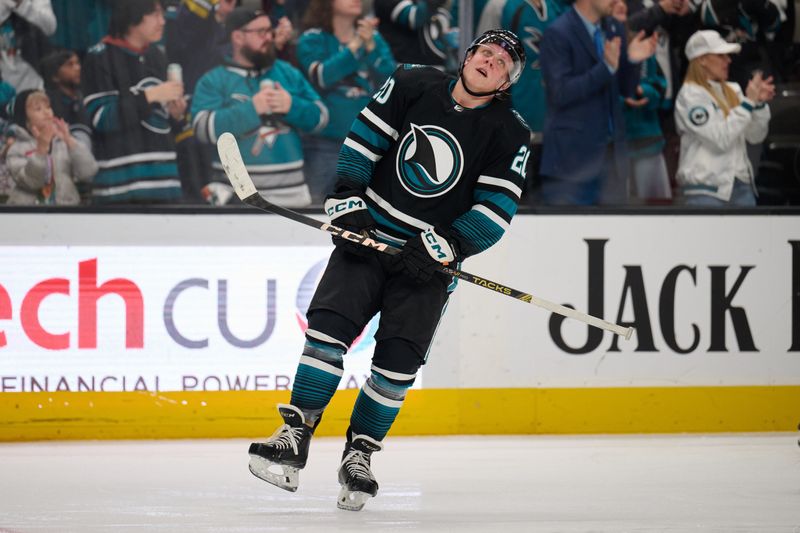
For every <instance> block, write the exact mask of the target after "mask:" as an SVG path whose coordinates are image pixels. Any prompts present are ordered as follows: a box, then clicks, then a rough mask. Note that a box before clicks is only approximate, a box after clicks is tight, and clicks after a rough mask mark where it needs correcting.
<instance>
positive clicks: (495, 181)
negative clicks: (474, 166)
mask: <svg viewBox="0 0 800 533" xmlns="http://www.w3.org/2000/svg"><path fill="white" fill-rule="evenodd" d="M478 183H485V184H487V185H494V186H495V187H502V188H504V189H508V190H509V191H511V192H513V193H514V196H516V197H517V200H519V198H520V197H521V196H522V189H520V188H519V187H517V186H516V185H514V184H513V183H511V182H510V181H508V180H504V179H500V178H493V177H491V176H480V177H479V178H478Z"/></svg>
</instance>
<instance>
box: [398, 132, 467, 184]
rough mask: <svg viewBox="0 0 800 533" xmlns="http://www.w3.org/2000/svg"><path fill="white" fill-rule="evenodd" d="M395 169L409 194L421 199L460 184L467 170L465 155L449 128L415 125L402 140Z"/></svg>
mask: <svg viewBox="0 0 800 533" xmlns="http://www.w3.org/2000/svg"><path fill="white" fill-rule="evenodd" d="M395 168H396V171H397V176H398V178H399V179H400V183H401V184H402V185H403V187H404V188H405V189H406V190H407V191H408V192H410V193H411V194H413V195H414V196H418V197H420V198H434V197H436V196H441V195H443V194H445V193H447V192H448V191H449V190H450V189H452V188H453V187H454V186H455V184H456V183H458V180H459V179H460V178H461V174H462V172H463V170H464V154H463V152H462V150H461V145H460V144H459V143H458V141H457V140H456V138H455V137H454V136H453V135H452V134H451V133H450V132H449V131H447V130H446V129H444V128H440V127H439V126H431V125H427V126H418V125H416V124H411V129H410V130H409V131H408V133H406V135H405V136H404V137H403V139H402V140H401V141H400V149H399V150H398V151H397V160H396V162H395Z"/></svg>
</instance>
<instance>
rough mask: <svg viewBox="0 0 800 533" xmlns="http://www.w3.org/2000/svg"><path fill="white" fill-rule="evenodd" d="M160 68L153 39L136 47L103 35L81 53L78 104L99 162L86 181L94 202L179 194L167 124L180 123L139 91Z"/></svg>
mask: <svg viewBox="0 0 800 533" xmlns="http://www.w3.org/2000/svg"><path fill="white" fill-rule="evenodd" d="M166 72H167V60H166V57H165V56H164V54H163V52H161V50H159V49H158V47H156V46H155V45H153V46H150V47H148V48H147V49H145V50H137V49H133V48H131V47H130V45H128V44H127V43H126V42H125V41H122V40H120V39H113V38H111V37H106V38H104V39H103V41H102V42H101V43H99V44H98V45H96V46H94V47H92V48H91V49H90V50H89V52H88V53H87V54H86V58H85V59H84V62H83V75H82V80H83V94H84V105H85V106H86V110H87V112H88V114H89V118H90V120H91V124H92V129H93V130H94V137H93V141H94V147H93V148H94V154H95V157H96V159H97V164H98V166H99V167H100V170H99V171H98V172H97V175H96V176H95V178H94V181H93V184H92V196H93V200H94V202H95V203H115V202H131V201H140V202H141V201H143V202H156V201H174V200H177V199H179V198H180V196H181V184H180V180H179V178H178V167H177V162H176V154H175V141H174V140H173V136H174V134H173V127H177V128H178V130H179V129H180V127H179V126H178V125H176V124H175V122H174V121H173V120H172V119H171V118H170V116H169V115H168V113H167V111H166V109H165V108H164V107H163V106H161V105H160V104H155V103H153V104H148V103H147V99H146V98H145V95H144V91H145V89H147V88H148V87H153V86H156V85H158V84H160V83H162V82H163V80H165V79H166Z"/></svg>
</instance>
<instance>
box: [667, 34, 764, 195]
mask: <svg viewBox="0 0 800 533" xmlns="http://www.w3.org/2000/svg"><path fill="white" fill-rule="evenodd" d="M740 50H741V46H740V45H738V44H733V43H729V42H726V41H725V40H723V39H722V37H721V36H720V35H719V33H717V32H716V31H713V30H701V31H698V32H696V33H695V34H694V35H692V36H691V37H690V38H689V41H688V42H687V43H686V57H687V58H688V59H689V68H688V70H687V72H686V78H685V79H684V83H683V86H682V87H681V90H680V91H679V92H678V98H677V101H676V103H675V124H676V126H677V129H678V133H679V134H680V136H681V152H680V160H679V163H678V173H677V176H676V177H677V181H678V184H679V185H680V187H681V190H682V192H683V194H684V197H685V203H686V204H687V205H695V206H706V207H724V206H730V205H737V206H754V205H756V193H755V183H754V179H753V178H754V174H753V167H752V165H751V164H750V160H749V159H748V157H747V146H746V144H745V143H746V142H749V143H751V144H758V143H760V142H762V141H763V140H764V138H765V137H766V136H767V129H768V127H769V119H770V112H769V106H768V105H767V102H769V101H770V100H772V98H773V97H774V96H775V85H774V84H773V83H772V77H768V78H764V77H763V75H762V74H761V73H760V72H756V73H754V75H753V77H752V78H751V79H750V81H749V83H748V84H747V89H746V90H745V91H744V93H743V92H742V89H741V88H740V87H739V85H738V84H735V83H732V82H729V81H728V66H729V65H730V62H731V59H730V56H729V54H734V53H738V52H739V51H740Z"/></svg>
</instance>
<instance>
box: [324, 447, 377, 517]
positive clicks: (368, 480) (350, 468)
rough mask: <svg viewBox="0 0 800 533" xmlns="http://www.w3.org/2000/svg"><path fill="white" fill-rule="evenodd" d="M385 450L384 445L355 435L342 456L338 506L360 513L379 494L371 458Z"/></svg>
mask: <svg viewBox="0 0 800 533" xmlns="http://www.w3.org/2000/svg"><path fill="white" fill-rule="evenodd" d="M382 449H383V444H381V443H380V442H378V441H376V440H374V439H372V438H370V437H367V436H366V435H354V436H353V441H352V442H348V443H347V445H346V446H345V448H344V453H343V454H342V464H340V465H339V483H341V485H342V489H341V490H340V491H339V499H338V500H337V502H336V505H337V506H338V507H339V509H345V510H347V511H360V510H361V509H362V508H363V507H364V504H365V503H366V502H367V500H368V499H369V498H371V497H373V496H375V495H376V494H377V493H378V482H377V481H375V476H373V475H372V471H371V470H370V456H371V455H372V453H373V452H377V451H380V450H382Z"/></svg>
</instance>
